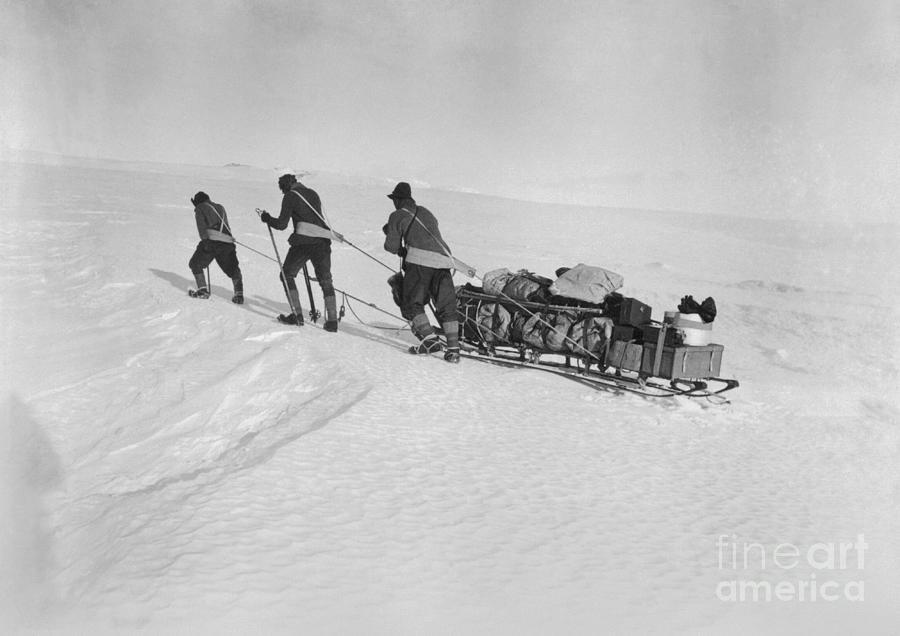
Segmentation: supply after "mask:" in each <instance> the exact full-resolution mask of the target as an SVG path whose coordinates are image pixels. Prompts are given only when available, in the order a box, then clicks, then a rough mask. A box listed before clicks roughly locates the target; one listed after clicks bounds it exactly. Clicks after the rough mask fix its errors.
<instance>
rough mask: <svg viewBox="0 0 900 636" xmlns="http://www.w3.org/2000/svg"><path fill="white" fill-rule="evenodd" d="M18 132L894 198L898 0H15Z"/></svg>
mask: <svg viewBox="0 0 900 636" xmlns="http://www.w3.org/2000/svg"><path fill="white" fill-rule="evenodd" d="M0 11H2V16H0V18H2V19H0V24H2V26H0V29H2V36H3V37H2V41H0V60H2V71H0V73H2V76H0V79H2V82H3V93H4V95H3V97H2V98H0V100H2V101H0V104H2V111H0V117H2V120H0V124H2V129H0V133H2V145H3V146H5V147H7V148H14V149H15V148H25V149H35V150H45V151H53V152H59V153H64V154H74V155H83V156H91V157H109V158H119V159H135V160H149V161H162V162H175V163H199V164H209V165H222V164H225V163H229V162H238V163H247V164H253V165H258V166H262V167H269V166H285V165H289V166H295V167H297V168H298V169H301V168H302V169H323V170H339V171H345V172H348V173H362V174H369V175H375V176H385V177H392V178H398V179H400V178H405V179H408V180H422V181H427V182H429V183H432V184H434V185H440V186H459V187H468V188H472V189H476V190H479V191H482V192H487V193H498V194H504V195H513V194H515V193H517V192H520V193H522V194H523V195H525V196H534V197H545V198H555V199H556V200H562V201H583V202H590V203H599V204H605V205H622V206H626V205H636V206H641V205H643V206H647V207H659V208H678V209H693V210H697V211H720V212H736V213H743V214H752V215H791V216H797V215H825V216H828V217H831V218H842V217H846V218H852V217H858V216H862V217H866V218H873V219H877V218H887V216H888V215H889V214H890V213H891V211H892V209H893V207H894V206H895V204H896V202H897V201H898V199H900V197H898V195H900V0H897V1H893V2H892V1H879V0H865V1H859V2H848V1H843V0H833V1H829V0H817V1H804V0H797V1H791V0H781V1H767V0H747V1H744V2H730V1H727V0H709V1H702V2H701V1H693V0H648V1H640V0H637V1H635V0H620V1H613V2H603V1H598V0H591V1H587V2H565V1H544V0H507V1H502V2H496V1H493V2H492V1H489V0H479V1H466V0H452V1H447V2H444V1H423V2H404V1H385V2H379V1H377V0H371V1H343V0H326V1H322V2H318V1H312V2H305V1H303V0H285V1H281V0H277V1H276V0H271V1H270V0H252V1H251V0H242V1H239V0H210V1H206V0H172V1H158V0H157V1H154V0H141V1H133V0H107V1H99V0H98V1H90V0H82V1H76V0H71V1H68V0H56V1H48V0H44V1H41V0H0Z"/></svg>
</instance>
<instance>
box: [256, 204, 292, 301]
mask: <svg viewBox="0 0 900 636" xmlns="http://www.w3.org/2000/svg"><path fill="white" fill-rule="evenodd" d="M262 212H263V211H262V210H260V209H259V208H256V215H257V216H259V217H260V218H262ZM266 227H267V228H269V238H270V239H272V249H274V250H275V259H276V260H277V261H278V271H280V272H281V286H282V287H284V295H285V297H287V301H288V306H289V307H290V308H291V313H292V314H294V315H295V316H297V315H298V314H297V310H296V309H295V308H294V301H293V300H291V290H290V289H289V288H288V284H287V276H285V275H284V266H283V265H282V264H281V254H279V253H278V245H276V243H275V235H274V234H273V233H272V227H271V226H270V225H269V224H268V223H266Z"/></svg>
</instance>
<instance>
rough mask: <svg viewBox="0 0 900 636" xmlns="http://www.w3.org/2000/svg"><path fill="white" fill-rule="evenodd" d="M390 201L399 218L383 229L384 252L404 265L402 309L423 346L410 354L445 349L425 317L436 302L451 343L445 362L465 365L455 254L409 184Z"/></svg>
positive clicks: (401, 186)
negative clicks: (427, 308) (462, 361)
mask: <svg viewBox="0 0 900 636" xmlns="http://www.w3.org/2000/svg"><path fill="white" fill-rule="evenodd" d="M387 196H388V198H389V199H391V200H392V201H393V202H394V212H392V213H391V215H390V217H388V222H387V223H386V224H385V226H384V227H383V228H382V230H383V231H384V233H385V239H384V249H386V250H387V251H388V252H390V253H392V254H397V255H398V256H400V257H401V258H402V259H403V261H402V263H401V268H402V270H403V273H404V276H403V290H402V294H401V296H402V302H401V307H400V309H401V313H402V314H403V317H404V318H405V319H406V320H408V321H410V325H411V326H412V331H413V334H415V336H416V337H417V338H418V339H419V344H418V345H415V346H412V347H410V348H409V352H410V353H416V354H419V353H434V352H437V351H440V350H441V348H442V345H441V341H440V340H439V339H438V337H437V335H436V334H435V331H434V327H432V326H431V322H430V321H429V320H428V316H426V315H425V305H427V304H428V303H429V301H431V302H433V303H434V314H435V316H436V317H437V319H438V320H439V321H440V323H441V327H442V328H443V330H444V335H445V337H446V338H447V348H446V351H445V352H444V360H446V361H447V362H459V318H458V317H457V309H456V289H455V288H454V287H453V277H452V274H451V272H450V269H451V268H452V267H453V266H454V259H453V257H452V255H451V253H450V248H449V247H448V246H447V244H446V243H445V242H444V239H443V238H442V237H441V232H440V230H439V229H438V222H437V219H436V218H435V217H434V215H433V214H432V213H431V212H430V211H429V210H428V209H427V208H424V207H422V206H420V205H416V202H415V200H414V199H413V198H412V190H411V188H410V187H409V184H408V183H405V182H400V183H398V184H397V187H395V188H394V191H393V192H391V193H390V194H389V195H387Z"/></svg>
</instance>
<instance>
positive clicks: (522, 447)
mask: <svg viewBox="0 0 900 636" xmlns="http://www.w3.org/2000/svg"><path fill="white" fill-rule="evenodd" d="M295 169H296V170H297V171H298V172H299V171H301V170H303V171H306V170H305V169H304V168H303V167H296V168H295ZM276 177H277V172H276V171H267V170H260V169H255V168H248V167H245V166H228V167H223V168H192V167H189V166H188V167H185V166H181V167H174V166H171V167H165V166H153V167H147V166H134V165H129V164H119V163H108V164H102V163H99V162H91V163H81V164H79V163H78V162H68V163H67V164H66V165H59V166H50V165H37V164H25V163H4V164H2V172H0V179H2V197H0V206H2V212H3V219H4V223H3V226H2V228H0V232H2V234H0V239H2V245H0V248H2V249H0V258H2V263H3V266H2V307H3V335H4V351H3V363H2V364H3V366H2V373H3V374H2V377H3V380H4V385H5V386H3V387H2V388H3V400H4V403H5V404H6V407H5V409H4V415H5V418H4V421H3V422H2V426H0V443H2V445H0V453H2V454H0V467H2V468H0V486H2V487H0V496H2V499H0V512H2V518H3V519H4V523H5V532H4V533H3V534H0V541H2V544H0V571H2V572H3V573H4V574H3V585H2V586H0V626H6V628H7V629H13V630H18V631H25V632H28V631H32V630H37V629H45V628H49V629H56V630H59V631H60V632H63V633H86V632H90V631H96V630H101V631H109V632H119V633H121V632H129V631H134V630H137V629H146V630H150V631H153V632H179V631H180V632H181V633H197V632H200V633H220V632H222V631H223V630H228V631H239V632H246V633H347V632H355V633H379V634H397V633H405V634H421V633H492V634H493V633H501V634H522V633H546V634H562V633H581V634H595V633H604V632H610V631H619V632H622V631H630V632H658V633H673V632H674V633H680V632H684V633H688V632H690V633H696V632H704V633H750V632H766V633H791V632H796V631H798V630H801V631H805V632H817V633H848V632H853V633H890V630H891V628H892V626H893V627H896V625H897V624H900V614H898V610H897V605H896V599H897V598H898V597H900V563H898V549H897V548H898V546H897V536H898V531H900V524H898V512H897V511H898V503H900V501H898V498H900V488H898V484H900V481H898V466H900V462H898V459H900V457H898V451H900V431H898V424H900V417H898V413H900V409H898V399H897V386H898V356H897V353H898V340H897V336H896V331H895V330H894V329H893V328H892V327H891V326H890V325H891V323H892V321H893V319H894V318H895V317H896V315H897V308H898V307H897V300H896V292H897V289H900V285H898V282H900V281H898V270H897V268H896V266H895V255H894V249H895V246H896V244H897V243H896V241H897V238H898V235H897V227H896V226H869V227H866V226H849V227H835V226H825V225H817V224H815V223H809V224H802V223H796V222H787V221H785V222H772V221H760V220H754V219H746V218H736V217H731V218H729V217H702V216H698V215H693V214H686V213H685V214H676V213H665V214H663V213H656V212H652V211H633V210H609V209H584V208H570V207H563V206H547V205H540V204H534V203H523V202H516V201H511V200H505V199H497V198H489V197H483V196H478V195H473V194H467V193H460V192H442V191H437V190H426V189H422V188H415V190H414V195H416V196H417V198H418V200H419V202H420V204H422V205H425V206H427V207H429V208H430V209H431V210H432V211H434V212H435V213H436V214H437V216H438V218H439V219H440V223H441V228H442V231H443V233H444V235H445V237H446V238H447V240H448V241H449V242H450V244H451V246H452V247H453V248H454V251H455V253H456V254H457V255H458V256H459V257H460V258H462V259H463V260H464V261H466V262H469V263H472V264H474V265H476V266H477V267H479V269H480V270H481V271H486V270H489V269H493V268H496V267H509V268H511V269H517V268H528V269H531V270H532V271H536V272H538V273H541V274H544V275H552V272H553V271H554V270H555V269H556V268H557V267H559V266H562V265H574V264H576V263H578V262H585V263H589V264H594V265H601V266H604V267H607V268H609V269H613V270H615V271H617V272H619V273H621V274H623V275H624V277H625V281H626V286H625V288H624V289H623V291H624V293H626V294H628V295H633V296H636V297H638V298H641V299H643V300H645V301H646V302H648V303H649V304H651V305H652V306H653V308H654V317H655V318H659V317H661V316H662V312H663V311H665V310H670V309H674V308H675V306H676V305H677V304H678V301H679V299H680V298H681V296H683V295H686V294H692V295H693V296H694V297H695V298H697V299H698V300H700V299H703V298H705V297H706V296H713V297H714V298H715V299H716V302H717V305H718V309H719V317H718V319H717V320H716V322H715V326H714V333H715V340H716V341H717V342H721V343H722V344H724V345H725V347H726V349H725V356H724V363H723V374H724V375H728V376H732V377H737V378H738V379H740V380H741V383H742V386H741V388H740V389H739V390H737V391H736V392H733V393H732V396H733V399H732V403H731V404H730V405H725V406H713V405H711V404H709V403H707V402H704V401H691V400H687V399H681V398H679V399H676V400H669V401H663V402H655V401H651V400H645V399H642V398H639V397H637V396H631V395H616V394H612V393H602V392H596V391H592V390H590V389H588V388H586V387H584V386H581V385H579V384H577V383H574V382H570V381H567V380H566V379H564V378H557V377H554V376H549V375H544V374H539V373H536V372H530V371H526V370H514V369H501V368H495V367H491V366H488V365H480V364H478V363H476V362H473V361H468V360H464V361H463V363H462V364H460V365H458V366H456V365H448V364H445V363H444V362H442V361H441V360H440V359H439V358H437V357H434V358H416V357H413V356H409V355H407V354H406V353H404V349H405V346H406V345H407V344H408V343H409V342H410V341H411V336H410V335H409V332H408V331H407V330H403V329H402V327H403V325H402V323H401V322H400V321H396V320H394V319H392V318H391V317H389V316H386V315H384V314H382V313H379V312H377V311H374V310H373V309H371V308H369V307H367V306H366V305H365V304H363V303H359V302H354V301H351V305H350V307H352V309H353V310H354V311H356V313H357V314H358V316H359V317H360V318H361V319H362V320H363V321H365V322H366V323H368V325H364V324H360V323H359V322H357V321H356V320H355V318H354V316H353V315H352V314H351V313H350V312H349V311H348V312H347V314H346V316H345V318H344V320H343V322H342V323H341V331H340V332H339V333H337V334H329V333H326V332H324V331H322V330H321V329H320V327H319V326H313V325H307V326H306V327H303V328H302V329H296V328H285V327H284V326H282V325H279V324H277V323H276V322H274V320H273V316H274V315H276V314H277V313H279V312H284V311H286V310H287V305H286V302H285V300H284V297H283V292H282V291H281V288H280V284H279V282H278V279H277V267H276V266H275V265H274V264H273V263H271V262H270V261H268V260H266V259H264V258H262V257H261V256H258V255H257V254H255V253H253V252H250V251H248V250H246V249H243V248H239V256H240V259H241V266H242V269H243V271H244V279H245V287H246V294H247V301H248V302H247V304H246V305H244V306H241V307H239V306H235V305H232V304H231V303H230V302H229V301H228V299H229V298H230V284H229V281H228V280H227V279H226V278H225V276H224V274H222V272H221V271H220V270H218V269H217V268H216V267H215V266H213V267H212V272H211V273H212V282H213V291H214V297H213V298H212V299H211V300H209V301H198V300H194V299H190V298H188V296H187V295H186V290H187V288H188V287H189V286H191V285H192V281H191V275H190V272H189V270H188V268H187V260H188V258H189V257H190V255H191V252H192V250H193V248H194V246H195V244H196V242H197V237H196V235H195V234H196V230H195V228H194V223H193V215H192V207H191V205H190V203H189V198H190V196H191V195H192V194H193V193H194V192H196V191H197V190H200V189H202V190H204V191H206V192H208V193H209V194H210V196H211V197H212V199H213V200H215V201H217V202H221V203H222V204H224V205H225V206H226V208H227V209H228V211H229V216H230V219H231V223H232V227H233V229H234V231H235V233H236V235H237V236H238V238H239V240H241V241H242V242H244V243H246V244H247V245H250V246H252V247H254V248H255V249H258V250H260V251H262V252H264V253H270V252H271V245H270V243H269V237H268V233H267V231H266V230H265V228H264V226H262V225H261V224H260V223H259V222H258V220H257V219H256V215H255V214H254V213H253V209H254V208H255V207H264V208H268V209H269V210H272V211H274V210H277V209H278V206H279V202H280V193H279V192H278V190H277V188H276V184H275V180H276ZM403 178H404V175H397V179H398V180H400V179H403ZM304 180H305V182H306V183H307V184H308V185H309V186H311V187H313V188H315V189H316V190H317V191H318V192H319V193H320V194H321V196H322V199H323V201H324V205H325V210H326V213H327V214H328V216H329V217H330V218H331V220H332V222H333V223H334V226H335V227H336V229H338V230H339V231H341V232H343V233H345V234H346V235H347V237H348V238H349V239H350V240H351V241H352V242H353V243H354V244H355V245H357V246H359V247H360V248H361V249H364V250H366V251H368V252H369V253H370V254H372V255H374V256H376V257H377V258H379V259H381V260H383V261H385V262H386V263H388V264H390V265H392V266H393V265H395V264H396V258H395V257H392V256H390V255H388V254H386V253H385V252H383V251H382V249H381V243H382V240H383V235H382V233H381V226H382V224H383V223H384V222H385V219H386V217H387V214H388V212H389V211H390V202H389V201H388V200H387V199H386V198H385V197H384V194H385V193H386V192H389V191H390V189H391V188H392V186H393V183H391V182H385V183H378V182H366V181H362V180H357V181H353V180H351V179H344V178H342V177H338V176H335V175H324V174H317V173H316V172H315V171H310V174H309V175H308V176H307V177H305V178H304ZM277 234H278V235H277V240H278V245H279V248H280V249H281V250H282V255H283V254H284V252H285V249H286V246H285V241H286V234H285V233H277ZM333 262H334V276H335V284H336V285H337V286H338V287H339V288H341V289H344V290H347V291H349V292H351V293H353V294H354V295H357V296H360V297H362V298H363V299H365V300H366V301H368V302H372V303H375V304H376V305H378V306H379V307H381V308H384V309H386V310H388V311H390V312H393V313H396V309H395V308H394V307H393V306H392V305H391V300H390V296H389V292H388V288H387V285H386V284H385V279H386V278H387V276H388V275H389V272H388V270H387V269H385V268H382V267H381V266H379V265H378V264H377V263H375V262H373V261H372V260H371V259H369V258H367V257H366V256H364V255H362V254H360V253H359V252H357V251H356V250H354V249H352V248H350V247H348V246H337V245H336V246H335V248H334V255H333ZM460 282H463V279H460ZM315 291H316V297H317V299H318V302H319V303H321V295H320V294H319V291H318V289H316V290H315ZM339 300H341V299H340V298H339ZM304 302H305V300H304ZM379 327H388V328H386V329H385V328H379ZM860 534H862V535H864V537H865V542H866V543H867V545H868V551H867V552H866V555H865V556H866V559H865V564H864V568H863V569H862V570H859V569H856V568H849V569H844V570H820V569H816V568H815V567H813V566H812V565H811V564H809V563H807V562H803V563H801V564H800V565H799V566H797V567H796V568H793V569H790V570H778V569H773V566H772V564H771V563H767V564H766V565H765V567H763V565H762V564H761V563H752V564H751V567H749V568H747V569H743V570H741V571H738V572H735V571H734V569H728V568H724V569H723V568H720V561H719V560H720V557H721V555H720V553H719V551H718V549H717V540H719V538H720V537H721V536H723V535H725V536H727V537H735V540H736V541H740V542H754V543H757V544H759V545H760V546H762V547H763V548H765V549H766V550H769V551H770V553H771V551H772V550H774V549H775V547H776V546H778V545H779V544H792V545H795V546H799V547H800V548H807V547H809V546H813V545H815V544H817V543H820V542H842V541H844V542H846V541H854V540H856V539H857V537H858V535H860ZM735 578H740V579H748V580H754V581H769V582H773V583H777V582H779V581H782V582H783V581H787V582H788V583H789V584H791V585H794V584H796V583H798V582H801V581H805V582H806V583H809V582H810V581H820V582H824V581H830V580H833V581H835V582H836V583H839V584H841V585H845V584H847V583H848V582H854V581H857V580H862V581H864V583H865V600H864V602H855V601H849V600H846V599H842V600H840V601H836V602H826V601H822V600H820V601H818V602H800V601H796V600H795V601H777V600H776V601H772V602H768V603H767V602H753V601H747V602H728V601H723V600H720V599H719V598H717V586H718V585H719V583H720V582H721V581H723V580H728V579H735Z"/></svg>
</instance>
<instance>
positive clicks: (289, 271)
mask: <svg viewBox="0 0 900 636" xmlns="http://www.w3.org/2000/svg"><path fill="white" fill-rule="evenodd" d="M278 188H279V189H280V190H281V191H282V192H283V193H284V197H283V198H282V200H281V213H280V214H279V215H278V217H277V218H274V217H272V216H271V215H270V214H269V213H268V212H263V213H262V214H261V215H260V219H261V220H262V222H263V223H265V224H266V225H268V226H269V227H271V228H274V229H276V230H283V229H285V228H287V226H288V221H293V224H294V231H293V233H292V234H291V237H290V238H289V239H288V244H289V245H290V246H291V247H290V249H289V250H288V253H287V256H285V259H284V273H283V274H279V276H280V277H281V279H282V283H283V284H285V285H286V286H287V289H288V293H289V294H290V298H291V301H292V302H291V304H292V305H293V307H294V311H295V312H296V313H291V314H288V315H283V314H282V315H280V316H278V320H279V321H280V322H283V323H286V324H290V325H302V324H303V311H302V310H301V309H300V307H301V305H300V292H299V291H298V290H297V283H296V282H295V279H296V277H297V274H298V273H300V270H301V269H303V266H304V265H305V264H306V261H312V264H313V268H314V269H315V272H316V279H317V280H318V282H319V286H320V287H321V288H322V295H323V296H324V297H325V331H332V332H334V331H337V330H338V320H337V302H336V300H335V292H334V285H333V284H332V277H331V239H332V238H337V239H338V240H342V238H343V237H342V236H341V235H340V234H338V233H337V232H333V231H332V230H331V228H330V227H328V224H327V223H326V222H325V217H324V216H323V215H322V202H321V200H320V199H319V195H318V194H317V193H316V192H315V190H312V189H311V188H307V187H306V186H305V185H303V184H302V183H300V182H299V181H297V177H295V176H294V175H292V174H284V175H281V177H279V178H278Z"/></svg>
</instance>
